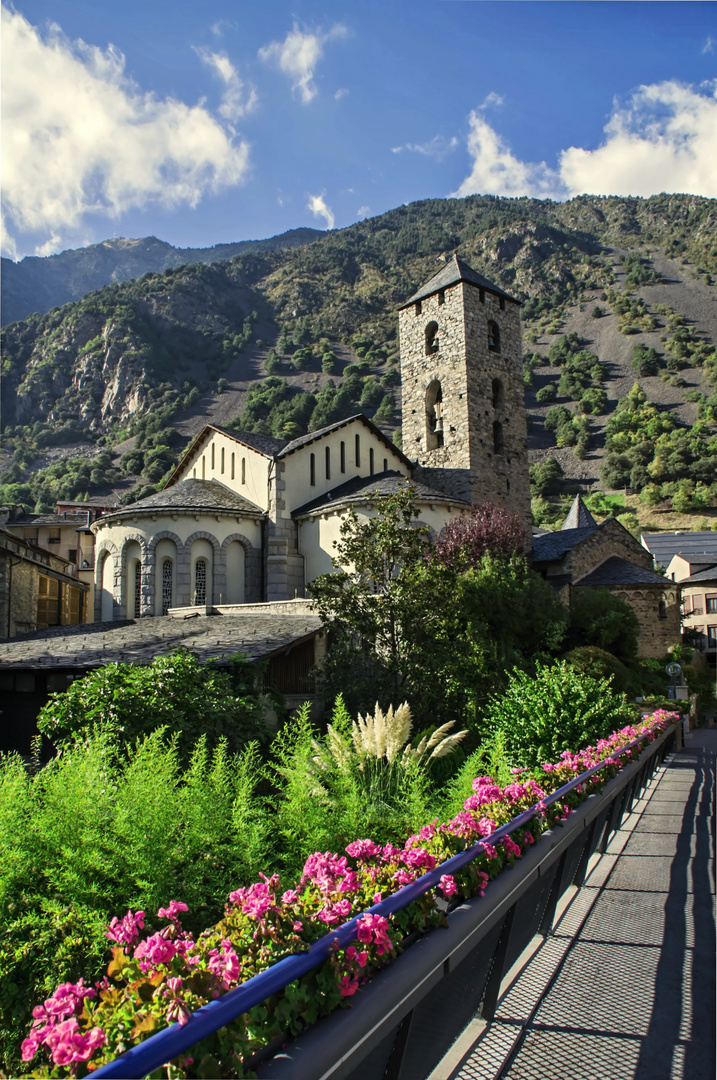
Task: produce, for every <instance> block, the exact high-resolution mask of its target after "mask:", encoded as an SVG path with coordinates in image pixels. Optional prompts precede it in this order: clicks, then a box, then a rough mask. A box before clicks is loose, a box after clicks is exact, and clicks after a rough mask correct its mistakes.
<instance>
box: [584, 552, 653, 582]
mask: <svg viewBox="0 0 717 1080" xmlns="http://www.w3.org/2000/svg"><path fill="white" fill-rule="evenodd" d="M673 584H674V583H673V582H672V581H671V580H670V579H669V578H664V577H662V575H661V574H656V573H655V571H654V570H645V568H644V567H642V566H635V564H634V563H631V562H628V561H627V559H621V558H619V557H618V556H617V555H612V556H611V557H610V558H609V559H606V560H605V562H604V563H600V565H599V566H597V567H596V568H595V569H594V570H592V571H591V572H590V573H589V574H586V576H585V577H583V578H580V580H579V581H576V582H574V585H575V587H576V588H579V587H580V586H582V585H589V586H591V588H599V587H600V586H606V585H661V586H662V587H665V586H667V585H673Z"/></svg>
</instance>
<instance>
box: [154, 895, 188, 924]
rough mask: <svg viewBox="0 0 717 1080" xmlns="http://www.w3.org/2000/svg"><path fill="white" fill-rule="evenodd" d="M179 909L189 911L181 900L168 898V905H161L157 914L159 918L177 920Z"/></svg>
mask: <svg viewBox="0 0 717 1080" xmlns="http://www.w3.org/2000/svg"><path fill="white" fill-rule="evenodd" d="M181 911H189V908H188V907H187V905H186V904H183V903H182V901H181V900H170V901H169V907H166V908H164V907H161V908H160V909H159V911H158V912H157V915H158V916H159V918H160V919H171V920H172V922H177V916H178V914H179V913H180V912H181Z"/></svg>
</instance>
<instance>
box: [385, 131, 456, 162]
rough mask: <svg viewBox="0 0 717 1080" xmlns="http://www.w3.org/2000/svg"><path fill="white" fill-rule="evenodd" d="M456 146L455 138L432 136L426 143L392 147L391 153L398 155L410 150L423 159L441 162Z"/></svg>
mask: <svg viewBox="0 0 717 1080" xmlns="http://www.w3.org/2000/svg"><path fill="white" fill-rule="evenodd" d="M457 146H458V139H457V138H456V137H455V136H453V138H452V139H447V138H446V136H445V135H434V136H433V138H432V139H430V140H429V141H428V142H425V143H404V145H403V146H392V147H391V151H392V153H394V154H400V153H401V151H402V150H410V151H412V152H413V153H415V154H423V155H424V156H425V157H432V158H435V159H436V161H443V159H444V157H446V156H447V155H448V154H450V153H451V151H453V150H455V148H456V147H457Z"/></svg>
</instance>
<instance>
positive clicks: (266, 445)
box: [204, 424, 285, 457]
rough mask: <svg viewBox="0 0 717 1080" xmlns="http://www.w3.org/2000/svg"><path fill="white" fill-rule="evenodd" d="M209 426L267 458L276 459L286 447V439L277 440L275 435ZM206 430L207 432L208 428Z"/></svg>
mask: <svg viewBox="0 0 717 1080" xmlns="http://www.w3.org/2000/svg"><path fill="white" fill-rule="evenodd" d="M207 426H208V427H211V428H213V429H214V430H215V431H221V433H222V434H223V435H228V436H229V438H230V439H236V440H237V441H238V442H242V443H245V444H246V445H247V446H249V447H251V449H252V450H258V452H259V453H260V454H264V456H265V457H276V455H277V454H278V453H279V451H280V450H281V448H282V447H283V446H285V440H284V439H275V438H274V436H273V435H260V434H259V433H258V432H256V431H237V430H236V429H235V428H225V427H219V425H218V424H209V425H207ZM204 430H205V431H206V428H205V429H204Z"/></svg>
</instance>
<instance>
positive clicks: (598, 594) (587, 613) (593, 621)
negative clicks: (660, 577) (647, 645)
mask: <svg viewBox="0 0 717 1080" xmlns="http://www.w3.org/2000/svg"><path fill="white" fill-rule="evenodd" d="M639 636H640V620H639V619H638V617H637V615H636V614H635V611H634V609H633V608H632V607H631V606H630V604H628V603H627V601H626V600H623V599H622V598H621V597H619V596H615V595H614V593H611V592H610V591H609V589H587V588H586V589H574V590H573V595H572V599H571V602H570V623H569V625H568V633H567V638H568V641H569V642H570V643H571V645H572V646H573V647H577V646H581V645H595V646H597V647H598V648H600V649H606V650H607V651H608V652H611V653H613V655H614V656H617V657H618V658H619V659H620V660H623V661H629V660H632V659H634V657H636V656H637V647H638V639H639Z"/></svg>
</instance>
